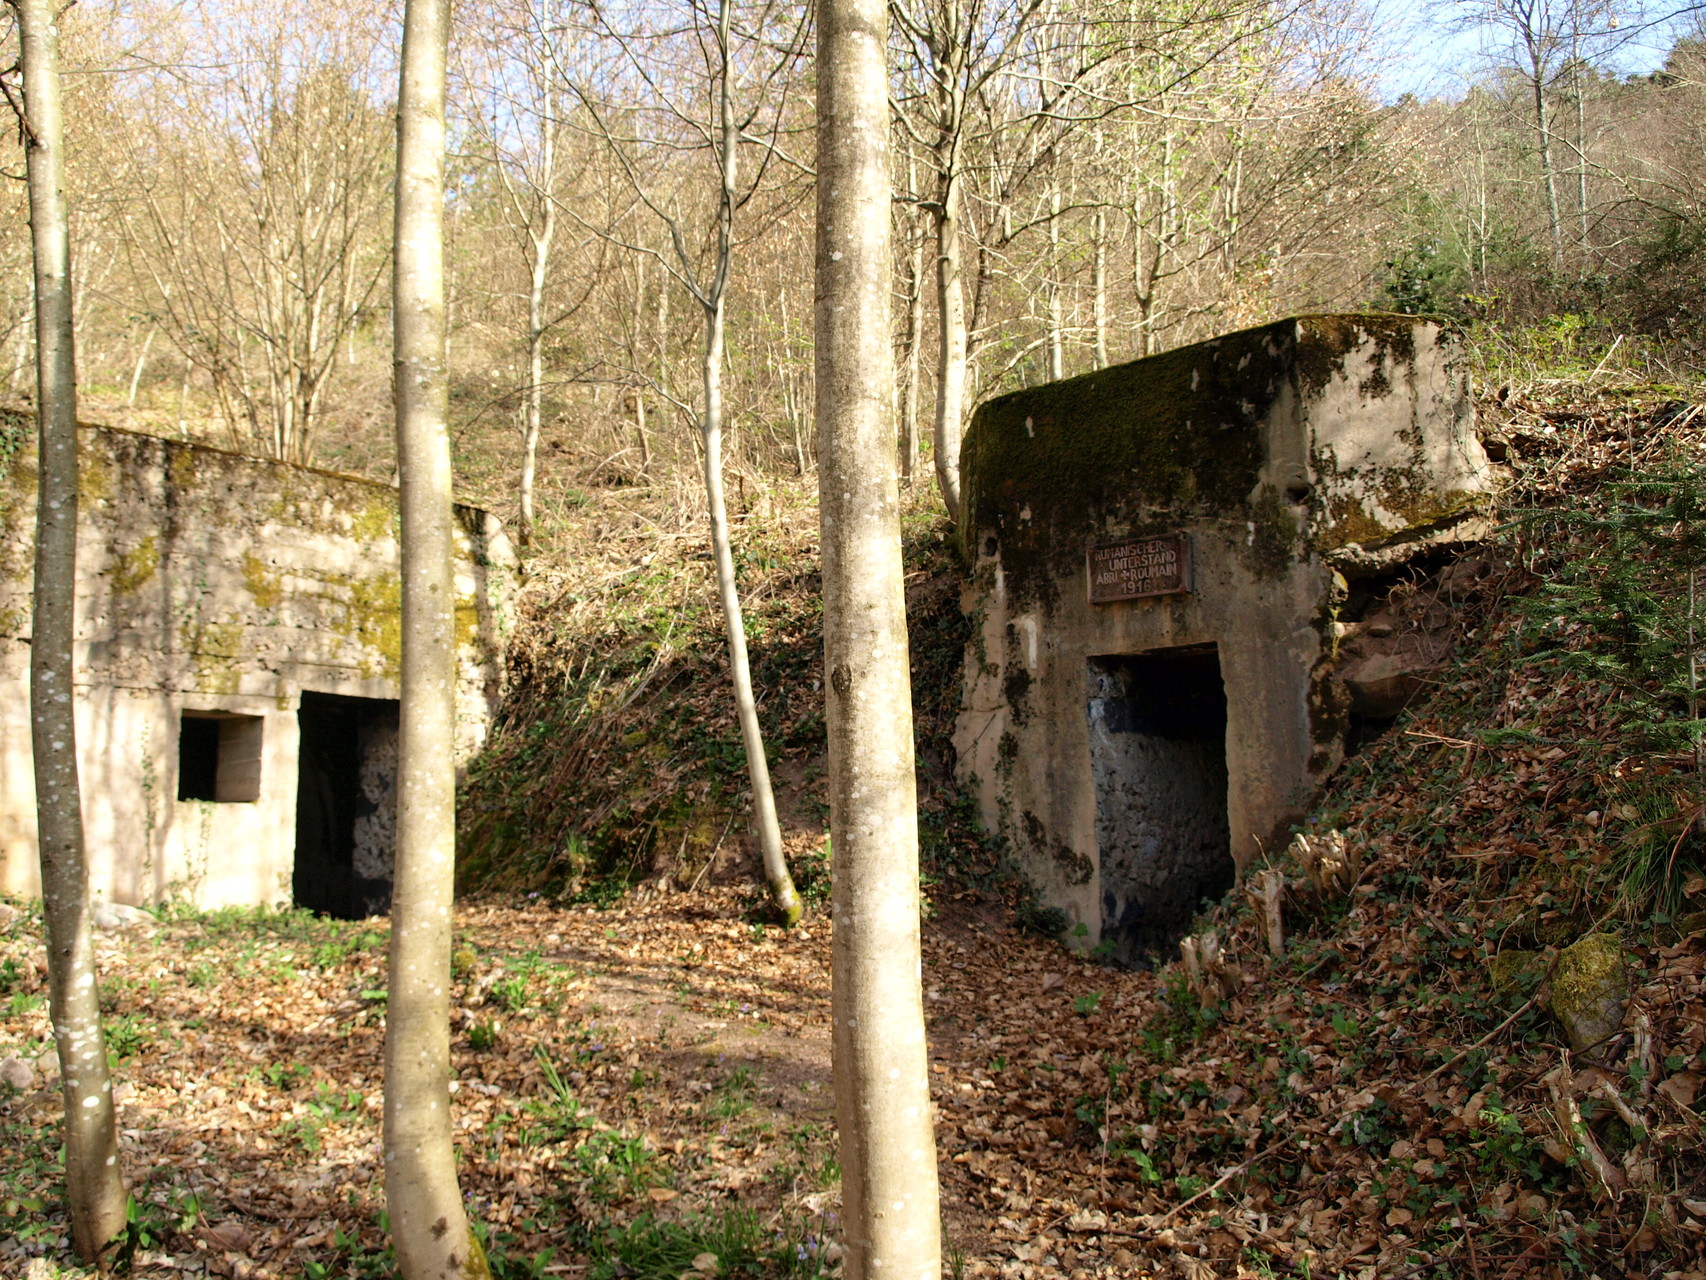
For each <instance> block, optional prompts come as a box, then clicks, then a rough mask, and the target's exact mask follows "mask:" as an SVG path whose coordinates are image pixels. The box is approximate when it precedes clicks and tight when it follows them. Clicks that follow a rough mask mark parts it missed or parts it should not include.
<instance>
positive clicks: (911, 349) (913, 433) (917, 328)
mask: <svg viewBox="0 0 1706 1280" xmlns="http://www.w3.org/2000/svg"><path fill="white" fill-rule="evenodd" d="M907 175H908V183H909V185H916V183H917V177H916V174H915V173H914V169H913V165H912V164H911V163H910V162H909V163H908V164H907ZM921 223H922V219H920V218H919V217H917V216H916V215H914V216H913V217H912V218H911V219H910V220H909V223H908V226H907V240H908V242H909V252H908V254H907V271H906V278H907V284H908V290H907V301H906V370H905V378H906V391H905V393H904V394H903V395H902V396H901V402H900V478H901V480H902V482H903V483H905V484H906V485H907V486H908V487H910V486H911V484H912V482H913V479H914V478H915V476H916V474H917V472H918V398H919V397H918V392H919V385H918V384H919V380H920V378H921V377H922V375H923V372H924V367H923V361H922V360H921V359H920V356H921V355H922V354H923V346H924V240H925V229H924V227H923V226H922V225H921Z"/></svg>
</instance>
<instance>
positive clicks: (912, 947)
mask: <svg viewBox="0 0 1706 1280" xmlns="http://www.w3.org/2000/svg"><path fill="white" fill-rule="evenodd" d="M887 16H888V15H887V9H886V7H885V4H884V0H822V3H821V4H820V5H819V8H818V112H817V118H818V122H819V124H818V166H819V177H818V186H817V192H818V197H817V215H818V216H817V281H818V283H817V324H816V329H817V421H818V428H819V441H820V443H819V457H820V467H821V473H820V474H821V480H820V482H819V485H818V504H819V512H820V519H821V523H822V546H823V612H824V619H823V634H824V671H825V673H826V674H827V675H828V680H827V681H826V683H827V685H828V688H827V689H826V690H825V695H824V696H825V702H826V707H825V713H826V716H827V720H828V727H829V779H830V782H829V791H830V831H831V836H832V839H831V847H832V848H833V850H834V856H835V877H834V890H833V892H834V916H835V954H834V993H833V1005H834V1008H833V1018H834V1055H835V1072H834V1075H835V1104H836V1106H835V1110H836V1123H837V1127H838V1128H839V1130H840V1138H841V1198H842V1213H843V1222H844V1226H845V1230H846V1239H847V1258H846V1269H845V1274H846V1277H847V1280H875V1278H876V1277H886V1276H897V1277H905V1278H906V1280H932V1278H933V1277H937V1276H939V1275H940V1274H941V1234H940V1233H941V1225H940V1224H941V1219H940V1200H939V1190H938V1186H937V1176H936V1143H935V1134H934V1131H933V1127H932V1107H931V1102H930V1077H929V1061H928V1055H927V1049H926V1045H925V1037H924V1001H923V992H922V991H921V990H920V984H919V973H920V947H919V928H918V917H919V910H918V909H919V902H918V821H917V796H916V782H915V779H914V776H913V742H912V715H911V707H912V697H911V690H910V681H909V677H908V669H907V637H906V596H905V589H904V582H903V569H902V563H901V552H900V501H899V489H898V485H897V483H896V478H895V450H894V424H893V421H892V418H891V415H892V413H893V406H894V395H893V380H894V357H893V348H892V346H891V331H890V322H889V301H890V286H889V274H890V271H891V269H892V263H891V258H890V252H891V251H890V246H889V228H890V225H891V224H890V218H889V187H888V184H889V156H888V134H889V100H888V81H887V75H886V71H885V67H884V50H885V48H886V46H887Z"/></svg>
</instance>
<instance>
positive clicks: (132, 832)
mask: <svg viewBox="0 0 1706 1280" xmlns="http://www.w3.org/2000/svg"><path fill="white" fill-rule="evenodd" d="M80 456H81V462H82V480H81V498H82V505H81V512H80V521H79V530H80V531H79V537H78V550H77V554H78V600H77V617H78V623H77V636H78V648H77V654H76V658H77V692H78V707H77V714H78V733H79V735H80V737H79V743H78V752H79V757H80V760H81V765H82V785H83V807H84V820H85V823H86V826H87V840H88V848H89V856H90V865H91V886H92V890H93V892H94V894H95V896H96V897H98V898H108V899H111V900H113V901H117V902H125V903H146V902H156V901H160V900H162V899H165V898H168V897H181V898H185V899H188V900H190V901H192V902H195V903H198V904H200V905H204V906H214V905H221V904H227V903H248V904H254V903H283V902H288V901H289V900H290V895H291V873H292V863H293V858H294V849H295V836H296V817H297V815H296V802H297V776H298V746H299V742H298V726H297V715H296V712H297V709H298V706H299V704H300V700H301V695H302V694H303V692H305V691H311V692H315V693H330V694H340V695H345V696H352V697H360V698H369V699H394V698H396V697H397V694H398V663H399V659H400V640H401V630H400V616H399V604H400V590H401V588H400V583H399V578H398V547H397V491H396V490H395V489H394V488H391V487H390V486H387V485H383V484H376V483H371V482H369V481H365V480H361V479H357V478H354V477H350V476H341V475H334V474H332V473H329V472H321V471H314V470H310V469H307V468H302V467H293V466H288V465H285V464H282V463H274V462H268V461H264V460H261V459H257V458H250V457H244V456H240V455H237V454H232V453H226V452H223V451H221V450H218V449H210V448H206V447H203V446H200V445H194V444H189V443H184V442H179V441H172V440H164V439H160V438H158V437H154V436H146V435H139V434H135V433H132V432H127V431H120V430H116V429H110V428H100V427H85V428H84V429H83V431H82V437H81V455H80ZM0 461H3V460H0ZM35 484H36V473H35V465H34V457H33V452H32V451H31V450H30V449H28V448H26V449H25V450H24V451H22V452H20V453H19V454H17V455H16V456H14V457H12V458H11V460H10V462H9V463H7V464H6V465H5V468H4V471H3V473H0V521H3V532H0V723H3V724H4V725H5V726H6V732H5V735H4V738H3V740H0V890H4V891H5V892H8V893H17V894H33V893H36V892H38V891H39V890H38V867H37V857H36V839H35V795H34V781H33V773H32V769H31V762H30V741H29V731H28V728H29V682H28V669H29V627H30V587H31V571H32V564H31V560H32V549H31V543H32V540H33V535H34V526H35ZM457 550H458V555H457V567H456V590H457V606H456V619H457V636H458V652H459V656H460V682H459V685H458V732H457V741H456V742H454V743H446V744H445V749H446V750H447V751H453V752H455V753H456V755H457V757H458V759H464V758H466V757H467V756H468V755H469V754H471V753H472V752H473V751H474V750H475V749H476V748H477V747H478V745H479V744H480V743H481V741H482V740H483V739H484V736H485V731H486V726H487V724H488V723H489V720H490V717H491V714H492V712H493V711H494V709H495V707H496V703H497V699H498V696H499V694H500V691H501V685H502V681H503V666H502V656H503V651H504V643H505V637H506V636H507V633H508V631H509V629H510V626H511V618H510V614H509V610H510V607H511V599H512V596H513V591H514V576H515V568H514V566H515V559H514V555H513V553H512V551H511V549H510V546H509V543H508V540H507V538H506V537H505V535H504V533H503V530H502V527H501V526H500V525H499V523H498V521H497V520H496V519H494V518H493V517H491V516H489V515H487V514H486V513H485V512H482V511H479V510H477V509H476V508H473V507H466V506H463V507H458V509H457ZM185 711H190V712H219V713H235V714H239V715H246V716H255V717H259V718H260V720H261V747H260V753H261V759H260V771H261V778H260V795H259V798H258V799H257V800H254V801H252V802H247V803H219V802H216V801H210V800H180V799H178V798H177V797H178V790H179V777H178V748H179V728H180V717H181V716H182V715H183V713H184V712H185ZM393 754H394V753H393ZM382 755H383V751H380V752H379V753H378V755H376V756H375V757H374V758H372V759H371V760H370V761H368V762H366V763H365V764H364V771H365V774H366V776H364V777H363V778H362V779H361V780H360V785H362V786H363V787H364V788H367V789H369V790H382V789H383V787H384V786H385V785H387V783H386V779H385V777H384V775H385V773H386V770H387V768H388V769H389V771H390V773H391V774H393V775H394V773H395V764H394V761H393V762H392V763H391V764H389V765H388V766H387V765H386V764H385V762H384V760H383V759H381V758H379V756H382ZM375 798H376V799H378V797H375ZM390 821H392V818H391V816H390V815H389V813H388V812H386V811H385V809H384V806H383V804H379V805H377V806H376V812H375V816H374V817H372V818H371V819H370V820H369V822H368V824H367V829H364V831H363V832H362V834H361V846H362V850H363V852H362V858H363V866H364V867H365V868H366V869H367V870H368V871H372V870H373V869H375V867H376V866H378V865H379V863H378V862H376V860H375V859H376V857H377V856H378V850H379V846H380V845H382V844H384V845H387V846H388V831H387V830H383V829H381V828H384V827H386V825H387V824H388V823H389V822H390ZM382 860H383V859H380V861H382ZM387 874H388V868H387Z"/></svg>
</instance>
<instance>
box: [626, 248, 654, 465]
mask: <svg viewBox="0 0 1706 1280" xmlns="http://www.w3.org/2000/svg"><path fill="white" fill-rule="evenodd" d="M645 318H646V256H645V255H644V254H640V255H639V256H638V258H637V260H636V261H635V263H634V317H633V329H634V337H633V345H632V347H631V348H630V350H631V351H632V354H633V366H634V433H635V434H636V435H637V436H639V444H640V474H641V475H642V476H643V475H645V474H646V473H647V472H649V471H650V470H651V466H652V437H651V433H650V432H649V431H648V430H647V429H646V384H645V379H644V378H643V377H642V376H641V375H640V370H641V369H642V368H643V367H644V363H645V362H644V360H643V358H642V356H643V350H642V348H643V347H644V345H645V344H644V342H643V341H642V340H641V337H640V327H641V325H642V324H643V323H644V322H645Z"/></svg>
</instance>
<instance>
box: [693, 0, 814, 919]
mask: <svg viewBox="0 0 1706 1280" xmlns="http://www.w3.org/2000/svg"><path fill="white" fill-rule="evenodd" d="M731 7H732V0H720V2H719V4H718V6H717V48H718V50H719V52H720V55H721V64H720V66H719V68H718V86H717V104H718V105H717V135H718V153H717V154H718V160H719V162H720V163H719V179H720V183H721V186H720V190H719V192H718V206H717V259H718V261H717V268H716V277H715V280H714V282H713V283H712V285H711V288H710V290H709V291H708V292H707V294H706V295H705V296H706V299H707V305H706V307H705V359H704V364H703V367H702V371H701V372H702V374H703V378H704V391H705V416H704V418H703V419H702V420H701V422H700V433H701V435H702V437H703V440H704V445H705V458H704V462H705V502H706V507H707V509H708V511H709V513H710V517H711V549H712V552H713V554H714V555H715V556H716V561H717V593H718V595H719V596H720V597H721V599H722V604H723V621H724V623H725V625H726V628H727V631H728V637H729V676H730V678H731V679H732V680H733V682H734V687H735V709H736V711H737V713H738V715H739V718H740V736H741V741H742V743H743V744H744V745H745V747H746V771H747V777H748V778H749V779H750V780H751V782H752V823H753V827H754V828H755V829H756V832H757V835H758V847H759V851H760V853H761V854H762V855H763V858H764V878H765V879H766V880H768V881H769V882H770V899H771V901H772V902H773V903H774V904H775V907H776V910H777V911H778V912H780V913H781V915H782V921H783V923H784V924H786V925H789V926H790V927H791V926H793V925H794V924H796V923H797V922H798V921H799V918H800V915H801V913H802V912H803V911H804V906H803V905H802V904H801V902H800V895H799V894H798V893H797V892H796V891H795V889H794V879H793V877H792V876H791V875H789V874H788V863H787V860H786V859H785V858H784V857H783V855H782V828H781V824H780V823H778V822H777V820H776V797H775V793H774V792H773V791H772V790H771V787H770V765H769V762H768V761H766V760H765V758H764V735H763V733H762V731H761V730H760V728H759V724H758V702H757V700H756V699H755V698H754V697H753V694H752V668H751V665H750V664H749V663H748V661H747V654H746V622H745V620H744V619H743V618H742V616H741V608H740V592H739V590H738V587H737V585H736V583H735V561H734V552H733V550H732V549H731V548H730V546H729V517H728V509H727V505H726V504H725V502H724V500H723V324H724V321H723V298H724V294H725V291H726V289H727V285H728V278H729V263H730V261H731V258H732V256H733V253H734V213H735V205H736V199H737V191H736V188H735V161H736V155H737V151H736V148H737V147H738V146H739V145H740V127H739V122H738V120H737V119H736V116H735V105H734V75H735V68H734V65H733V63H732V61H731V46H730V44H729V26H730V20H731V17H732V15H731V13H730V9H731Z"/></svg>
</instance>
